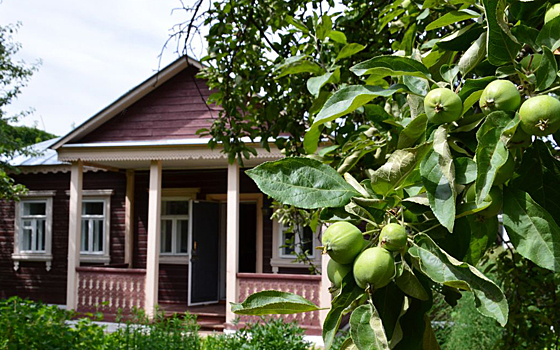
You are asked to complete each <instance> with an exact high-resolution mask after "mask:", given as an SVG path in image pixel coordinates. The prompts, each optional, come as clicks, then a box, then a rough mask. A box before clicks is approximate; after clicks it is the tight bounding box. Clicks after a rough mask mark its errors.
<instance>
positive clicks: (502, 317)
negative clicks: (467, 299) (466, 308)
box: [408, 233, 508, 326]
mask: <svg viewBox="0 0 560 350" xmlns="http://www.w3.org/2000/svg"><path fill="white" fill-rule="evenodd" d="M414 242H415V244H414V245H413V246H412V247H411V248H410V249H409V250H408V252H409V253H410V255H412V256H413V257H415V258H417V259H419V266H420V270H421V271H422V272H423V273H424V274H426V276H428V277H429V278H430V279H431V280H432V281H434V282H436V283H441V284H443V285H446V286H450V287H453V288H459V289H463V290H467V291H470V292H472V293H473V295H474V297H475V305H476V308H477V310H478V311H479V312H480V313H481V314H483V315H486V316H488V317H492V318H493V319H495V320H496V321H498V323H500V324H501V325H502V326H505V324H506V323H507V315H508V304H507V300H506V297H505V296H504V294H503V292H502V291H501V290H500V288H499V287H498V286H497V285H496V284H495V283H494V282H492V281H491V280H490V279H488V278H487V277H486V276H484V275H483V274H482V273H481V272H480V271H478V270H477V269H476V268H474V267H473V266H471V265H469V264H467V263H464V262H460V261H459V260H457V259H455V258H453V257H452V256H451V255H449V254H447V253H446V252H445V251H443V250H442V249H441V248H440V247H438V245H437V244H436V243H435V242H434V241H433V240H432V239H431V238H430V237H429V236H428V235H426V234H423V233H420V234H418V235H416V237H414Z"/></svg>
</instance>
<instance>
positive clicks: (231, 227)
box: [226, 161, 239, 325]
mask: <svg viewBox="0 0 560 350" xmlns="http://www.w3.org/2000/svg"><path fill="white" fill-rule="evenodd" d="M226 231H227V233H226V235H227V237H226V323H227V324H229V325H231V324H232V323H233V320H234V319H235V317H236V316H235V314H234V313H233V312H232V311H231V304H230V303H237V302H238V300H237V295H238V293H237V267H238V262H237V260H238V253H239V248H238V242H239V165H238V164H237V161H236V162H234V163H233V164H229V165H228V180H227V230H226Z"/></svg>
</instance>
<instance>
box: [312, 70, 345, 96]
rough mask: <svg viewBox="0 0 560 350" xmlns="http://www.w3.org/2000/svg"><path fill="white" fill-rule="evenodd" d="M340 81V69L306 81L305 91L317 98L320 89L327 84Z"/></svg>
mask: <svg viewBox="0 0 560 350" xmlns="http://www.w3.org/2000/svg"><path fill="white" fill-rule="evenodd" d="M338 80H340V69H339V68H337V69H336V70H335V71H333V72H329V73H325V74H323V75H321V76H319V77H312V78H309V79H308V80H307V90H309V92H310V93H311V94H312V95H313V96H315V97H318V96H319V92H321V88H322V87H323V86H325V84H328V83H334V82H337V81H338Z"/></svg>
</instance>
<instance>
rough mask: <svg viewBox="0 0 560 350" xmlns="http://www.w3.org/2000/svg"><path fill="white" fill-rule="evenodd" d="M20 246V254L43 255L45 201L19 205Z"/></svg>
mask: <svg viewBox="0 0 560 350" xmlns="http://www.w3.org/2000/svg"><path fill="white" fill-rule="evenodd" d="M21 205H22V207H23V210H22V214H21V226H22V232H21V241H20V242H21V244H20V247H19V249H20V250H19V251H20V252H22V253H44V252H45V243H46V229H47V201H46V200H41V199H37V200H32V201H23V202H22V203H21Z"/></svg>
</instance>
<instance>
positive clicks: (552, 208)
mask: <svg viewBox="0 0 560 350" xmlns="http://www.w3.org/2000/svg"><path fill="white" fill-rule="evenodd" d="M517 173H518V174H519V177H517V178H515V179H513V180H512V183H511V185H512V187H514V188H517V189H519V190H523V191H525V192H527V193H529V194H530V195H531V198H533V200H535V201H536V202H537V203H538V204H539V205H540V206H541V207H544V208H545V209H546V210H547V211H548V212H549V213H550V215H552V217H553V218H555V220H556V223H560V201H559V200H558V199H559V198H560V161H558V159H556V158H555V157H553V156H552V154H550V151H549V149H548V147H547V146H546V145H545V143H544V142H542V141H539V140H535V141H534V142H533V146H532V147H529V148H528V149H527V150H526V151H525V154H524V155H523V162H521V165H520V166H519V168H518V169H517Z"/></svg>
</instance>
